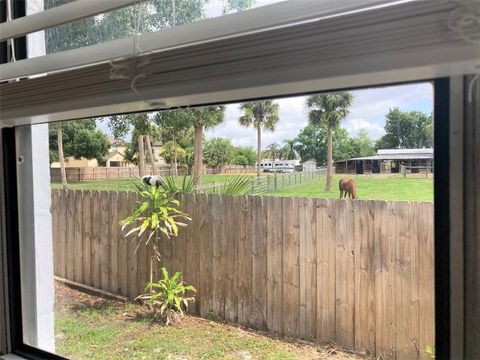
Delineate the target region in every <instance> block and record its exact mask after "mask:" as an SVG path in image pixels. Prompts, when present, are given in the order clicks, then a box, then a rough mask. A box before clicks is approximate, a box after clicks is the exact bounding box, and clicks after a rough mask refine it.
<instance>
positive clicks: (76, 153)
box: [49, 119, 110, 187]
mask: <svg viewBox="0 0 480 360" xmlns="http://www.w3.org/2000/svg"><path fill="white" fill-rule="evenodd" d="M109 148H110V142H109V141H108V137H107V135H105V134H104V133H103V132H102V131H100V130H97V126H96V123H95V120H92V119H90V120H76V121H68V122H60V123H50V124H49V152H50V162H53V161H60V167H61V174H62V185H63V186H64V187H65V186H66V185H67V179H66V175H65V164H64V158H65V157H70V156H73V157H74V158H75V159H80V158H82V157H83V158H85V159H97V160H98V161H99V162H100V161H102V159H103V157H104V156H105V155H106V154H107V153H108V150H109ZM62 154H63V155H62Z"/></svg>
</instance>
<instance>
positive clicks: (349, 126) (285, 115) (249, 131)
mask: <svg viewBox="0 0 480 360" xmlns="http://www.w3.org/2000/svg"><path fill="white" fill-rule="evenodd" d="M351 93H352V94H353V103H352V106H351V108H350V114H349V116H348V117H347V118H346V119H344V120H343V121H342V123H341V126H342V127H344V128H345V129H346V130H347V131H348V133H349V135H350V136H355V135H356V134H357V133H358V131H359V130H361V129H365V130H366V131H367V132H368V134H369V135H370V137H371V138H372V139H374V140H377V139H379V138H380V137H381V136H382V135H383V134H384V133H385V131H384V126H385V120H386V118H385V116H386V114H387V113H388V111H389V109H391V108H394V107H398V108H400V109H401V110H403V111H412V110H417V111H422V112H425V113H427V114H431V113H432V111H433V87H432V85H431V84H430V83H421V84H409V85H400V86H389V87H377V88H370V89H362V90H355V91H351ZM305 99H306V98H305V97H304V96H299V97H291V98H283V99H277V100H275V102H276V103H278V104H279V108H280V109H279V112H280V120H279V122H278V123H277V126H276V129H275V131H274V132H263V133H262V147H263V148H266V147H267V146H268V145H269V144H271V143H273V142H277V143H279V144H281V143H282V142H283V141H284V140H286V139H293V138H294V137H296V136H297V135H298V133H299V132H300V131H301V130H302V129H303V128H304V127H305V126H306V125H307V120H308V111H307V109H306V107H305ZM241 115H242V112H241V110H240V105H239V104H231V105H227V106H226V109H225V121H224V122H223V123H222V124H220V125H219V126H217V127H215V128H214V129H211V130H207V131H206V137H207V139H208V138H212V137H225V138H228V139H231V140H232V143H233V144H234V145H235V146H252V147H254V148H256V143H257V140H256V132H255V130H254V129H253V128H245V127H243V126H240V124H239V122H238V119H239V117H240V116H241Z"/></svg>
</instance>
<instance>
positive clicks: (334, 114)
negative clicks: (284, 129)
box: [307, 92, 353, 192]
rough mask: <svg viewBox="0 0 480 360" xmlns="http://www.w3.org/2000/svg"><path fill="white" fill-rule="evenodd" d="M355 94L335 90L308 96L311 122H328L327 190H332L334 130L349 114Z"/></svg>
mask: <svg viewBox="0 0 480 360" xmlns="http://www.w3.org/2000/svg"><path fill="white" fill-rule="evenodd" d="M352 101H353V96H352V94H351V93H349V92H334V93H328V94H318V95H312V96H309V97H308V98H307V108H308V109H309V122H310V123H311V124H319V123H322V122H323V123H326V124H327V131H328V134H327V139H328V143H327V148H328V150H327V183H326V186H325V191H326V192H331V191H332V162H333V131H334V129H336V128H337V127H338V126H339V124H340V121H341V120H342V119H344V118H346V117H347V116H348V114H349V108H350V106H351V105H352Z"/></svg>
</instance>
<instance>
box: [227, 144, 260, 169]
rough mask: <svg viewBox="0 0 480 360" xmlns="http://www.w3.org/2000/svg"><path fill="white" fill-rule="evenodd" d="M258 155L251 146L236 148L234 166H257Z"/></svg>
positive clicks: (234, 150)
mask: <svg viewBox="0 0 480 360" xmlns="http://www.w3.org/2000/svg"><path fill="white" fill-rule="evenodd" d="M256 159H257V153H256V152H255V150H253V149H252V148H251V147H249V146H244V147H236V148H234V149H233V160H232V164H233V165H243V166H247V165H255V160H256Z"/></svg>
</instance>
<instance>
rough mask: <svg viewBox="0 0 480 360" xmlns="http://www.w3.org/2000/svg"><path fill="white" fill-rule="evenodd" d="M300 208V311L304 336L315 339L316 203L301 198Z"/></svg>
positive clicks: (301, 330)
mask: <svg viewBox="0 0 480 360" xmlns="http://www.w3.org/2000/svg"><path fill="white" fill-rule="evenodd" d="M299 201H300V204H299V209H300V242H301V243H300V252H301V259H300V266H301V274H303V275H302V276H301V278H300V279H301V280H302V279H303V282H302V281H301V282H300V291H301V294H303V296H302V299H301V300H303V302H302V303H301V308H300V311H303V314H302V313H301V318H300V320H301V323H302V322H303V326H302V327H301V329H300V333H301V335H302V337H304V338H306V339H310V340H315V338H316V330H317V263H316V257H317V244H316V242H317V236H316V235H317V229H316V227H317V222H316V216H315V203H314V200H312V199H301V200H299ZM302 244H303V245H302Z"/></svg>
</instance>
